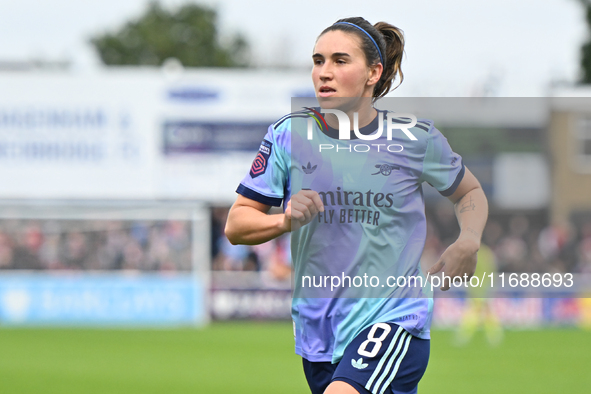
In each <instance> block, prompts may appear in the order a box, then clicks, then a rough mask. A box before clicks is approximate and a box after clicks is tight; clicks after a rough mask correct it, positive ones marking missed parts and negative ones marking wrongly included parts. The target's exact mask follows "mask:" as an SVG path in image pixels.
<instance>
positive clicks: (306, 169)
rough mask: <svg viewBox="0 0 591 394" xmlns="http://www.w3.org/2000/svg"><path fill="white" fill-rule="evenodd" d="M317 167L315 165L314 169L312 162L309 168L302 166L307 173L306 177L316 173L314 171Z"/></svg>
mask: <svg viewBox="0 0 591 394" xmlns="http://www.w3.org/2000/svg"><path fill="white" fill-rule="evenodd" d="M316 167H318V165H315V166H314V167H312V165H311V164H310V162H308V166H307V167H304V166H302V170H304V172H305V173H306V175H310V174H311V173H313V172H314V170H315V169H316Z"/></svg>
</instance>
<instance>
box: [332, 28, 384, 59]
mask: <svg viewBox="0 0 591 394" xmlns="http://www.w3.org/2000/svg"><path fill="white" fill-rule="evenodd" d="M334 25H351V26H353V27H356V28H358V29H359V30H361V31H362V32H364V33H365V35H366V36H368V37H369V39H370V40H371V42H373V44H374V45H375V46H376V49H377V50H378V55H380V62H381V63H382V66H383V65H384V59H383V58H382V51H380V47H379V46H378V43H377V42H376V40H374V39H373V37H372V36H371V35H370V34H369V33H368V32H366V31H365V30H364V29H363V28H361V27H359V26H357V25H356V24H354V23H349V22H337V23H335V24H334ZM334 25H333V26H334Z"/></svg>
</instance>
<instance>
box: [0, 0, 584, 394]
mask: <svg viewBox="0 0 591 394" xmlns="http://www.w3.org/2000/svg"><path fill="white" fill-rule="evenodd" d="M151 7H152V11H153V10H154V9H155V8H153V7H156V9H157V6H151ZM187 13H188V14H187V15H189V14H190V13H189V12H188V11H187ZM191 15H192V14H191ZM187 18H188V17H187ZM138 23H139V22H138ZM183 23H185V22H183ZM187 23H188V22H187ZM185 27H186V26H185ZM173 30H174V29H173ZM177 30H178V29H177ZM129 31H132V32H133V29H132V28H129V29H128V33H129ZM184 31H185V32H187V31H189V30H186V29H185V30H184ZM119 33H121V36H122V37H123V40H122V42H124V43H125V42H127V44H126V45H128V44H129V43H130V42H132V43H133V42H136V41H137V40H139V38H137V37H135V38H134V36H133V34H131V33H129V34H128V33H125V29H123V30H121V31H120V32H119ZM181 33H182V32H181ZM181 33H178V31H177V33H175V34H177V35H179V34H180V35H181V36H182V34H181ZM125 34H127V36H126V35H125ZM187 34H188V36H190V35H191V33H190V32H189V33H187ZM113 35H116V34H115V33H113ZM173 35H174V34H173ZM105 37H107V35H104V36H102V38H105ZM125 37H127V38H125ZM214 38H215V37H214ZM142 39H143V38H142ZM125 40H127V41H125ZM134 40H135V41H134ZM187 40H188V38H187V37H185V41H187ZM101 42H102V43H103V44H104V43H105V42H107V44H108V42H110V41H108V40H103V41H101V40H100V37H98V36H97V37H96V39H95V41H94V43H95V44H94V45H95V46H96V48H98V49H97V50H99V52H100V53H101V54H102V60H103V61H104V62H105V63H106V64H111V65H110V67H101V68H99V69H97V70H94V71H93V72H91V73H80V72H75V71H74V70H72V69H71V68H70V67H69V66H68V63H67V62H61V61H57V62H56V61H39V60H37V61H13V60H7V61H4V60H3V61H0V185H2V186H1V187H0V327H1V328H2V329H1V330H0V353H1V354H3V355H4V357H2V358H0V392H6V393H33V392H35V393H37V392H41V391H43V392H47V393H53V392H55V393H58V392H59V393H119V392H121V393H134V392H138V393H139V392H142V393H161V392H167V393H174V392H198V393H231V392H238V391H240V392H243V393H250V392H252V393H255V392H256V393H265V392H277V391H280V392H286V393H290V392H293V393H302V392H307V387H306V384H305V380H304V377H303V374H302V373H301V367H300V363H301V361H300V360H299V358H298V357H296V356H295V355H294V354H293V339H292V330H291V323H290V321H289V313H290V310H289V308H290V301H291V300H290V271H291V268H290V261H289V238H288V237H284V238H280V239H277V240H275V241H273V242H269V243H267V244H264V245H260V246H255V247H247V246H232V245H231V244H230V243H229V242H228V241H227V239H226V238H225V237H224V235H223V227H224V223H225V219H226V216H227V213H228V209H229V207H230V205H231V204H232V202H233V201H234V199H235V193H234V190H235V189H236V186H237V185H238V183H239V182H240V180H241V179H242V177H243V176H244V174H246V172H247V170H248V168H249V167H250V163H251V161H252V159H253V157H254V155H255V152H256V150H257V149H258V146H259V144H260V141H261V139H262V137H263V136H264V134H265V132H266V130H267V127H268V125H269V124H270V123H272V122H274V121H275V120H276V119H278V118H279V117H281V116H283V115H284V114H285V113H286V112H288V111H289V109H290V107H291V101H290V100H291V98H292V97H313V96H314V92H313V91H312V90H311V87H310V83H309V72H308V70H302V69H300V68H293V69H292V68H285V67H277V68H272V69H261V68H256V67H244V66H248V61H247V60H245V59H247V57H245V56H246V55H245V54H246V53H247V51H246V49H247V48H248V46H247V43H246V42H245V41H243V40H242V39H241V38H240V37H236V39H235V40H234V41H233V44H232V45H234V46H233V47H232V46H231V45H230V47H228V48H233V50H234V51H235V52H234V53H239V54H240V55H241V56H242V57H237V58H231V56H230V57H227V56H229V55H228V53H229V54H232V53H233V52H232V50H230V49H227V48H226V50H227V51H229V52H223V51H222V52H220V53H221V55H219V56H218V58H219V59H222V60H219V59H218V60H219V61H220V62H222V63H223V64H221V63H220V64H218V65H221V66H224V67H214V66H215V64H214V65H208V66H209V67H207V68H198V67H197V66H200V64H196V63H191V62H197V61H199V58H196V59H197V60H196V59H192V58H187V59H184V58H182V56H178V58H182V59H183V60H182V61H180V60H178V58H176V59H175V58H171V57H170V56H169V55H167V54H166V53H164V55H162V56H165V57H166V58H165V59H163V58H158V57H149V56H148V57H146V56H143V55H142V54H141V53H140V54H139V55H138V56H136V57H138V58H139V59H140V61H138V62H137V63H138V64H136V65H132V63H133V62H134V61H133V60H130V61H129V62H127V60H125V61H124V58H123V57H122V55H121V56H120V55H118V54H117V53H118V52H117V53H116V51H115V52H114V49H113V48H118V47H117V46H116V45H114V46H112V48H111V49H112V50H111V52H109V50H103V51H102V52H101V50H100V45H102V44H101ZM107 44H105V45H107ZM134 45H136V46H137V45H139V44H137V42H136V44H133V45H132V44H129V45H128V47H129V48H132V47H134ZM124 47H125V45H124ZM129 48H128V49H129ZM190 48H191V47H190V46H189V49H190ZM206 50H207V48H206ZM156 52H157V51H155V52H154V53H156ZM164 52H166V51H164ZM160 55H161V54H160V53H158V56H160ZM109 56H110V57H109ZM142 56H143V57H142ZM225 56H226V57H225ZM141 59H143V60H141ZM224 62H225V63H224ZM187 65H188V66H187ZM227 66H241V67H240V68H237V67H227ZM487 84H488V85H487ZM491 84H492V85H491ZM493 85H494V80H491V79H490V78H489V79H486V81H485V83H484V84H483V88H482V89H479V90H478V92H480V93H484V95H489V96H490V95H494V94H493V93H494V92H495V89H494V86H493ZM590 96H591V90H590V89H589V88H587V87H585V86H582V85H581V86H575V85H573V86H565V85H562V86H553V87H552V89H551V92H550V94H549V95H548V97H545V98H527V99H524V98H521V99H500V98H490V97H489V98H471V99H470V98H465V99H433V100H425V101H422V102H421V101H420V100H419V101H417V102H416V103H417V104H416V105H418V106H422V108H424V107H425V106H426V107H427V108H428V109H429V111H430V112H429V111H427V112H428V113H431V114H434V115H433V116H432V117H433V118H434V119H436V124H437V126H438V127H439V128H440V129H441V130H442V132H443V133H444V135H446V136H447V138H448V139H449V141H450V144H451V145H452V147H454V149H455V150H456V151H457V152H458V153H460V154H461V155H462V156H463V158H464V160H465V163H466V165H467V166H468V167H469V168H470V169H471V170H472V171H473V172H474V173H475V175H476V176H477V177H478V179H479V180H480V181H481V183H482V185H483V188H484V190H485V192H486V193H487V196H488V198H489V201H490V219H489V222H488V225H487V228H486V230H485V234H484V242H485V243H486V245H488V246H489V247H490V248H491V250H492V251H493V253H494V260H495V262H496V263H495V264H496V266H497V269H498V270H499V271H504V272H508V273H512V272H517V273H521V272H529V273H533V272H540V273H544V272H550V273H575V274H577V275H581V276H583V277H585V276H587V275H591V111H590V108H591V99H587V98H586V97H590ZM442 106H445V110H443V109H441V108H440V107H442ZM468 109H469V110H470V111H468ZM468 112H471V113H472V114H477V115H473V116H466V113H468ZM425 198H426V203H427V208H426V209H427V215H428V219H429V229H428V239H427V244H426V248H425V252H424V256H423V259H424V261H425V262H427V263H428V262H429V261H433V259H436V258H437V257H438V256H439V255H440V253H441V252H442V251H443V250H444V249H445V247H446V246H447V245H449V244H450V243H451V242H453V240H454V239H455V237H456V236H457V234H458V232H459V228H458V226H457V223H456V220H455V216H454V214H453V210H452V207H451V205H450V204H449V202H448V201H447V200H446V199H444V198H442V197H440V196H439V195H438V194H437V193H436V192H434V190H433V189H431V188H430V187H425ZM586 297H591V294H587V293H586V292H585V291H581V292H579V293H572V294H571V295H570V296H568V297H560V298H552V297H550V296H549V295H544V294H542V295H541V296H539V297H537V298H523V297H520V296H519V294H516V297H514V298H498V299H494V300H492V303H491V308H492V309H493V310H494V311H495V313H496V315H497V316H498V318H499V321H500V323H501V325H502V326H503V327H504V329H505V334H504V339H503V340H502V342H500V343H497V344H495V345H494V346H493V345H490V344H489V343H488V342H486V340H485V337H484V336H483V335H480V334H478V335H476V337H475V338H474V339H473V340H472V341H471V342H470V343H469V345H466V346H456V345H457V344H456V341H455V335H456V334H455V331H456V329H457V328H458V327H459V326H460V324H461V319H462V314H463V311H464V309H465V307H466V304H465V300H463V299H462V298H441V299H438V300H437V302H436V307H435V321H434V333H433V338H434V340H433V341H432V344H433V345H432V346H433V347H432V359H431V360H432V361H431V363H430V366H429V369H428V371H427V375H426V377H425V379H424V380H423V382H422V383H421V392H424V393H430V392H455V393H473V392H480V393H489V392H490V393H492V392H499V391H501V392H511V393H512V392H515V393H554V392H563V391H567V390H570V391H571V392H573V391H574V392H586V391H587V390H588V387H590V384H591V380H590V377H589V374H588V373H586V369H584V368H585V367H588V366H589V365H591V364H590V363H591V355H589V351H588V349H590V348H591V335H590V333H589V331H588V330H589V328H591V302H590V301H589V299H588V298H586Z"/></svg>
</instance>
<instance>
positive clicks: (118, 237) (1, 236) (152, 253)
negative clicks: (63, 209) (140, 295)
mask: <svg viewBox="0 0 591 394" xmlns="http://www.w3.org/2000/svg"><path fill="white" fill-rule="evenodd" d="M190 225H191V223H189V222H186V221H148V220H142V221H124V220H117V221H114V220H12V219H2V220H0V270H1V269H4V270H6V269H23V270H136V271H189V270H190V269H191V227H190Z"/></svg>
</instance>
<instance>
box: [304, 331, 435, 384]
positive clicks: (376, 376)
mask: <svg viewBox="0 0 591 394" xmlns="http://www.w3.org/2000/svg"><path fill="white" fill-rule="evenodd" d="M429 348H430V341H429V340H428V339H419V338H417V337H413V336H412V335H410V334H409V333H408V332H407V331H405V330H404V329H403V328H402V327H400V326H398V325H396V324H394V323H376V324H374V325H373V326H371V327H368V328H366V329H365V330H363V331H362V332H361V333H360V334H359V335H358V336H357V337H355V339H354V340H353V342H351V343H350V344H349V346H347V349H345V353H344V355H343V358H342V359H341V361H340V362H339V363H337V364H332V363H330V362H311V361H308V360H306V359H303V361H304V373H305V374H306V379H307V380H308V385H309V386H310V390H311V391H312V394H322V393H324V390H326V388H327V387H328V385H329V384H330V382H333V381H335V380H340V381H343V382H346V383H348V384H350V385H351V386H353V387H354V388H355V389H356V390H357V391H359V393H361V394H370V393H371V394H414V393H416V392H417V385H418V383H419V380H421V378H422V377H423V374H424V373H425V370H426V369H427V363H428V362H429Z"/></svg>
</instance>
